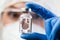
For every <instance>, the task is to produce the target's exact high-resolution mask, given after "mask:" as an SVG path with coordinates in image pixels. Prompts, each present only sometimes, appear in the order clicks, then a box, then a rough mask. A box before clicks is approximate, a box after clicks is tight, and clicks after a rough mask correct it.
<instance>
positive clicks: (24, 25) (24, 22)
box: [19, 9, 32, 33]
mask: <svg viewBox="0 0 60 40" xmlns="http://www.w3.org/2000/svg"><path fill="white" fill-rule="evenodd" d="M19 27H20V32H21V33H31V32H32V16H31V15H30V13H29V10H27V9H26V10H25V11H22V14H21V15H20V26H19Z"/></svg>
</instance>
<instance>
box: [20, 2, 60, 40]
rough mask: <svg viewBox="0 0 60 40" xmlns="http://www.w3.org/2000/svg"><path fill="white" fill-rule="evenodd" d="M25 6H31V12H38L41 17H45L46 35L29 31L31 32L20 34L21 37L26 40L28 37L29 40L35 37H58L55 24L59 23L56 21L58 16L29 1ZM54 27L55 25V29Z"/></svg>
mask: <svg viewBox="0 0 60 40" xmlns="http://www.w3.org/2000/svg"><path fill="white" fill-rule="evenodd" d="M26 6H27V7H28V8H31V9H32V11H33V12H35V13H36V14H38V15H39V16H41V17H42V18H44V19H45V30H46V35H44V36H42V35H43V34H40V35H38V33H37V34H35V33H31V34H22V35H21V37H22V38H24V39H26V40H28V39H30V40H36V39H39V40H44V39H45V38H46V39H47V38H48V40H53V39H57V38H58V37H59V36H57V35H56V34H57V33H58V28H59V26H57V24H59V23H57V21H58V19H59V18H58V17H56V16H55V15H54V14H53V13H52V12H50V11H49V10H47V9H45V8H44V7H42V6H41V5H38V4H35V3H31V2H29V3H27V4H26ZM56 27H57V29H56ZM54 28H55V29H54ZM37 36H38V37H37ZM41 36H42V38H41ZM46 36H47V37H46ZM56 36H57V37H56ZM46 39H45V40H46ZM58 39H59V38H58Z"/></svg>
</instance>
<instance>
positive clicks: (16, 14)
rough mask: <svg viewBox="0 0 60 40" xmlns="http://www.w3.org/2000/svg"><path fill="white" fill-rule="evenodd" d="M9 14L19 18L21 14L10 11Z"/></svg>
mask: <svg viewBox="0 0 60 40" xmlns="http://www.w3.org/2000/svg"><path fill="white" fill-rule="evenodd" d="M8 16H10V17H12V18H18V17H19V16H20V14H18V12H8Z"/></svg>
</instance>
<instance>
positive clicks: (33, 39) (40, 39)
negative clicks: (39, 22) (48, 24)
mask: <svg viewBox="0 0 60 40" xmlns="http://www.w3.org/2000/svg"><path fill="white" fill-rule="evenodd" d="M21 38H23V39H27V40H47V37H46V35H43V34H39V33H30V34H22V35H21Z"/></svg>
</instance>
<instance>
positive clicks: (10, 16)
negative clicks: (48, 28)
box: [2, 2, 43, 26]
mask: <svg viewBox="0 0 60 40" xmlns="http://www.w3.org/2000/svg"><path fill="white" fill-rule="evenodd" d="M24 7H25V2H20V3H16V4H14V5H11V6H9V7H8V8H6V10H7V9H12V8H14V9H20V8H24ZM31 14H32V13H31ZM20 15H21V13H20V12H11V11H10V12H3V14H2V21H3V24H4V25H6V24H9V23H12V22H15V21H17V20H18V18H19V16H20ZM32 16H33V17H34V18H33V20H32V21H33V23H34V24H37V25H40V24H41V26H43V19H42V18H39V16H38V15H36V14H32Z"/></svg>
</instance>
